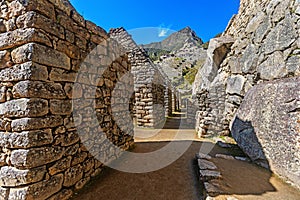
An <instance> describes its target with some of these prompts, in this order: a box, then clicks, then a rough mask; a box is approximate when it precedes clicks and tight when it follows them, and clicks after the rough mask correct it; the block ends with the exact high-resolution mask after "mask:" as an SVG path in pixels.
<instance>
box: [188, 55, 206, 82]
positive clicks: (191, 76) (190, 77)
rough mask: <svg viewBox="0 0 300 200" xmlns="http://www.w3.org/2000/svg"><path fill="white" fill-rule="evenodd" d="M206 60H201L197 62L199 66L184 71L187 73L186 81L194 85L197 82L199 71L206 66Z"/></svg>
mask: <svg viewBox="0 0 300 200" xmlns="http://www.w3.org/2000/svg"><path fill="white" fill-rule="evenodd" d="M204 62H205V60H199V61H198V62H197V64H196V65H195V66H194V67H193V68H190V69H188V70H184V72H183V73H185V75H184V79H185V80H186V81H187V82H188V83H189V84H190V85H192V84H193V83H194V81H195V78H196V75H197V73H198V71H199V69H201V68H202V67H203V65H204Z"/></svg>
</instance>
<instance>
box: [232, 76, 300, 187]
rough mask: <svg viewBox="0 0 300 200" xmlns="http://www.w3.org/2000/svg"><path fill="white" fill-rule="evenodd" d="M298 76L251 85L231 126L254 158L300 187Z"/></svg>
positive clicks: (299, 100) (299, 97)
mask: <svg viewBox="0 0 300 200" xmlns="http://www.w3.org/2000/svg"><path fill="white" fill-rule="evenodd" d="M299 88H300V77H294V78H287V79H281V80H277V81H272V82H267V83H263V84H259V85H257V86H255V87H253V88H252V89H251V90H250V91H249V92H248V93H247V94H246V97H245V99H244V101H243V103H242V105H241V106H240V108H239V110H238V112H237V114H236V116H235V118H234V120H233V122H232V127H231V132H232V136H233V137H234V139H235V140H236V141H237V143H238V145H239V146H240V147H241V149H242V150H243V151H244V152H245V153H246V154H247V155H248V156H249V157H250V158H251V159H252V160H253V161H255V162H257V163H259V164H262V165H264V166H265V167H269V168H270V169H271V170H272V171H273V172H274V173H275V174H277V175H279V176H281V177H282V178H284V179H286V180H287V181H289V182H291V183H293V184H295V185H296V186H297V187H300V89H299Z"/></svg>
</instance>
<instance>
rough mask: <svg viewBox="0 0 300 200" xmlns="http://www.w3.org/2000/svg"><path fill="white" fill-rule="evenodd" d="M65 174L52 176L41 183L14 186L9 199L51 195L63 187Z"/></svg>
mask: <svg viewBox="0 0 300 200" xmlns="http://www.w3.org/2000/svg"><path fill="white" fill-rule="evenodd" d="M62 183H63V174H58V175H56V176H53V177H51V178H50V179H49V180H44V181H41V182H39V183H36V184H33V185H30V186H27V187H24V188H12V189H10V194H9V198H8V200H16V199H18V200H29V199H32V200H33V199H35V200H42V199H47V198H49V197H51V196H52V195H53V194H55V193H57V192H59V191H60V190H61V189H62Z"/></svg>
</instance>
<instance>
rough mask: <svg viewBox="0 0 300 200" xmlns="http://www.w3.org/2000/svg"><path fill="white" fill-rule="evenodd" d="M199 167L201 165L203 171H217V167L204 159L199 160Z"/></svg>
mask: <svg viewBox="0 0 300 200" xmlns="http://www.w3.org/2000/svg"><path fill="white" fill-rule="evenodd" d="M198 165H199V168H200V169H201V170H207V169H209V170H214V169H217V166H216V165H215V164H214V163H212V162H210V161H207V160H204V159H198Z"/></svg>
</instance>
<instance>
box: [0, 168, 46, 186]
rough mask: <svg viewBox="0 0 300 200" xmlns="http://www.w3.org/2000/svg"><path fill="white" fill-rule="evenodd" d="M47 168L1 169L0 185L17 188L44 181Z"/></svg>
mask: <svg viewBox="0 0 300 200" xmlns="http://www.w3.org/2000/svg"><path fill="white" fill-rule="evenodd" d="M46 172H47V170H46V166H43V167H39V168H34V169H30V170H19V169H16V168H14V167H8V166H5V167H1V170H0V184H1V185H2V186H4V187H16V186H22V185H27V184H32V183H36V182H39V181H42V180H43V178H44V176H45V174H46Z"/></svg>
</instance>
